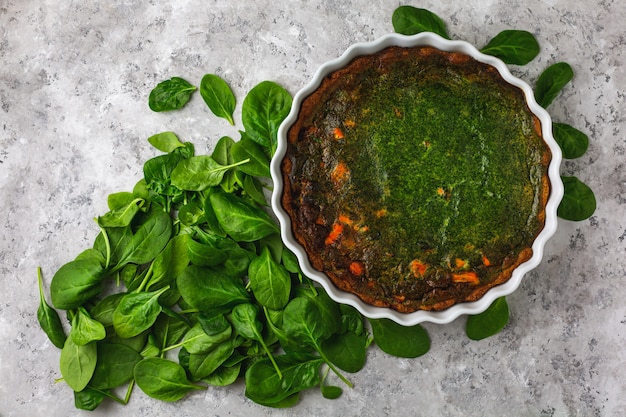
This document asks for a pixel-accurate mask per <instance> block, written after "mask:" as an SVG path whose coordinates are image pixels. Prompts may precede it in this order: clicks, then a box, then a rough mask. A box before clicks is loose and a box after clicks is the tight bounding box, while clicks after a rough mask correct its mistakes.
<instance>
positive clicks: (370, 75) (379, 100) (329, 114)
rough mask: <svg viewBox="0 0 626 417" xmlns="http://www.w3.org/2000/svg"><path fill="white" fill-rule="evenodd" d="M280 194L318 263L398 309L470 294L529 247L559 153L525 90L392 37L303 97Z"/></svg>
mask: <svg viewBox="0 0 626 417" xmlns="http://www.w3.org/2000/svg"><path fill="white" fill-rule="evenodd" d="M287 139H288V141H287V149H286V153H285V156H284V158H283V160H282V162H281V164H282V165H281V169H282V175H283V180H284V187H283V193H282V205H283V208H284V210H285V211H286V213H287V214H288V216H289V217H290V219H291V225H292V230H293V234H294V236H295V238H296V240H297V241H298V242H299V243H300V244H301V245H302V247H303V248H304V250H305V251H306V253H307V255H308V257H309V260H310V263H311V265H312V266H313V267H314V268H315V269H317V270H319V271H321V272H323V273H324V274H326V275H327V276H328V277H329V278H330V279H331V281H332V282H333V283H334V285H336V286H337V287H339V288H340V289H342V290H344V291H347V292H351V293H353V294H356V295H357V296H358V297H360V298H361V299H362V300H363V301H364V302H366V303H368V304H371V305H374V306H379V307H388V308H391V309H394V310H397V311H399V312H404V313H409V312H414V311H417V310H442V309H445V308H448V307H450V306H452V305H454V304H456V303H461V302H467V301H475V300H477V299H479V298H480V297H481V296H482V295H483V294H484V293H485V292H486V291H487V290H488V289H490V288H492V287H493V286H495V285H498V284H501V283H504V282H506V281H507V280H508V279H509V278H510V277H511V273H512V271H513V270H514V269H515V268H516V267H517V266H518V265H520V264H521V263H523V262H525V261H526V260H528V259H530V257H531V256H532V243H533V241H534V240H535V238H536V236H537V235H538V234H539V233H540V232H541V230H542V228H543V226H544V221H545V206H546V203H547V199H548V196H549V193H550V185H549V180H548V176H547V170H548V165H549V162H550V159H551V154H550V150H549V147H548V146H547V144H546V143H545V142H544V140H543V138H542V134H541V125H540V121H539V119H538V118H537V117H536V116H535V115H534V114H533V113H532V112H531V111H530V109H529V108H528V105H527V103H526V101H525V97H524V94H523V92H522V90H520V89H519V88H518V87H516V86H513V85H511V84H509V83H507V82H506V81H505V80H504V79H503V78H502V76H501V75H500V74H499V72H498V71H497V70H496V69H495V68H494V67H492V66H490V65H488V64H484V63H482V62H479V61H477V60H475V59H474V58H472V57H470V56H468V55H465V54H463V53H459V52H446V51H441V50H439V49H436V48H433V47H429V46H420V47H398V46H391V47H387V48H385V49H383V50H382V51H380V52H378V53H375V54H371V55H366V56H361V57H357V58H355V59H354V60H352V61H351V62H350V63H349V64H348V65H347V66H345V67H344V68H341V69H338V70H336V71H334V72H332V73H331V74H329V75H328V76H327V77H325V78H324V79H323V81H322V82H321V84H320V85H319V87H318V88H317V89H316V90H315V91H314V92H313V93H312V94H310V95H309V96H308V97H307V98H305V99H304V100H303V102H302V105H301V107H300V109H299V114H298V116H297V119H296V120H295V122H294V123H293V124H292V125H291V127H290V128H289V130H288V133H287Z"/></svg>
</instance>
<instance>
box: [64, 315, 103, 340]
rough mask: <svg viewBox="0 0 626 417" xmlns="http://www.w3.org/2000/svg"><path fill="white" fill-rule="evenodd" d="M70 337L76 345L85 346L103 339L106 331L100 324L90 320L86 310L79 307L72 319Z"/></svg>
mask: <svg viewBox="0 0 626 417" xmlns="http://www.w3.org/2000/svg"><path fill="white" fill-rule="evenodd" d="M70 336H71V337H72V339H73V340H74V343H76V344H77V345H86V344H87V343H91V342H95V341H98V340H102V339H104V338H105V337H106V330H105V329H104V325H103V324H102V323H100V322H99V321H97V320H94V319H92V318H91V316H90V315H89V313H88V312H87V310H85V308H84V307H82V306H81V307H79V308H78V312H77V313H76V314H75V315H74V317H73V318H72V331H71V332H70Z"/></svg>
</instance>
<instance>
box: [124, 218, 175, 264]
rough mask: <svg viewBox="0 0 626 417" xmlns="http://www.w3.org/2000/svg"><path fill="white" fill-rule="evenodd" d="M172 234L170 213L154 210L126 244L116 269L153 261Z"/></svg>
mask: <svg viewBox="0 0 626 417" xmlns="http://www.w3.org/2000/svg"><path fill="white" fill-rule="evenodd" d="M171 236H172V219H171V218H170V216H169V214H168V213H166V212H164V211H161V210H154V211H152V212H151V213H150V214H149V216H148V219H147V220H146V221H145V222H144V223H143V224H142V225H141V226H140V227H139V228H138V229H137V231H136V232H135V233H134V234H133V236H132V238H131V239H130V241H129V242H127V245H126V246H124V248H123V252H122V254H121V256H120V258H121V260H120V262H119V264H118V266H117V268H116V269H120V266H123V265H126V264H129V263H134V264H137V265H143V264H147V263H149V262H151V261H152V260H153V259H154V258H155V257H156V256H157V255H158V254H159V252H161V251H162V250H163V248H164V247H165V246H166V245H167V243H168V242H169V240H170V237H171Z"/></svg>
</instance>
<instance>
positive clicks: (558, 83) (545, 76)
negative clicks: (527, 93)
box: [535, 62, 574, 108]
mask: <svg viewBox="0 0 626 417" xmlns="http://www.w3.org/2000/svg"><path fill="white" fill-rule="evenodd" d="M572 78H574V70H572V67H571V66H570V65H569V64H568V63H566V62H558V63H556V64H553V65H551V66H549V67H548V68H546V70H545V71H544V72H542V73H541V75H540V76H539V78H538V79H537V83H536V85H535V100H537V103H539V105H540V106H541V107H543V108H546V107H548V106H549V105H550V103H552V101H553V100H554V99H555V98H556V96H557V95H558V94H559V93H560V92H561V90H562V89H563V87H564V86H565V85H566V84H567V83H569V82H570V81H571V80H572Z"/></svg>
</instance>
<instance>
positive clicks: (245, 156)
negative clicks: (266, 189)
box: [230, 139, 270, 177]
mask: <svg viewBox="0 0 626 417" xmlns="http://www.w3.org/2000/svg"><path fill="white" fill-rule="evenodd" d="M230 152H231V155H232V157H233V160H234V161H245V160H248V161H249V162H248V163H247V164H243V165H241V166H239V168H238V169H239V170H240V171H241V172H245V173H246V174H248V175H252V176H256V177H269V176H270V160H269V158H268V157H267V155H266V154H265V152H264V151H263V148H262V147H261V146H260V145H258V144H257V143H256V142H254V141H252V140H250V139H241V140H240V141H239V142H235V143H234V144H233V145H232V147H231V148H230Z"/></svg>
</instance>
